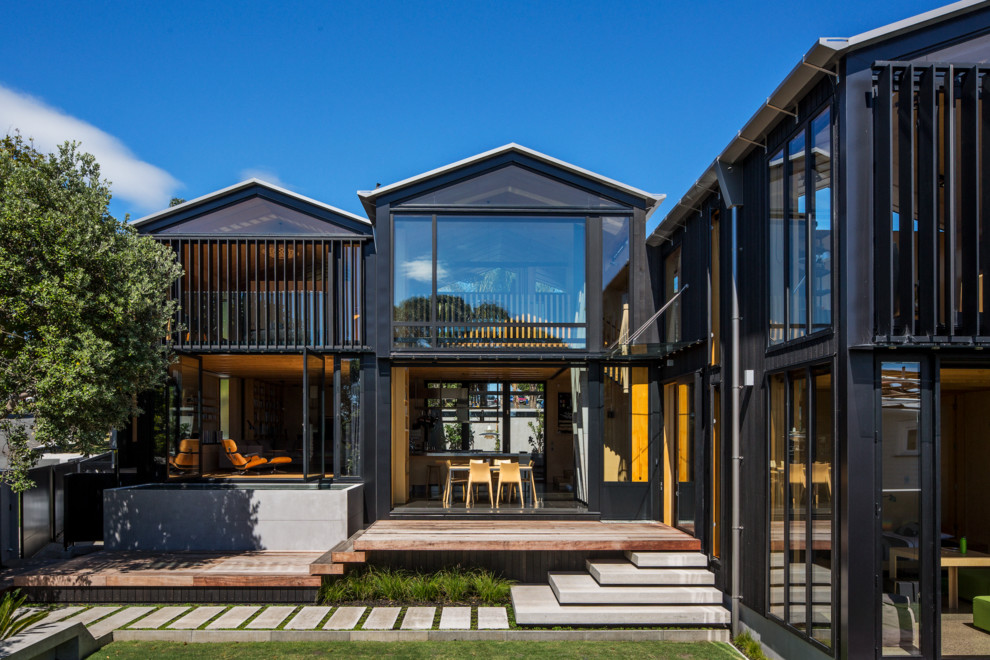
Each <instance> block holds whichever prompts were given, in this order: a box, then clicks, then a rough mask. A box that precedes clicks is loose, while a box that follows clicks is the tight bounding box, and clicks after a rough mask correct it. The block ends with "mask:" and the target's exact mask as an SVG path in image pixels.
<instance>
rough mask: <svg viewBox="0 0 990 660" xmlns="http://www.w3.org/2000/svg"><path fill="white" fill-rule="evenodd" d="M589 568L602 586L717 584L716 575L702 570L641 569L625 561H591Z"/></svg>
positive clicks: (588, 563) (589, 561)
mask: <svg viewBox="0 0 990 660" xmlns="http://www.w3.org/2000/svg"><path fill="white" fill-rule="evenodd" d="M587 567H588V572H589V573H591V575H592V577H594V578H595V580H597V581H598V584H601V585H609V586H616V585H632V586H640V585H650V586H660V585H714V584H715V574H714V573H712V572H711V571H709V570H706V569H702V568H640V567H638V566H635V565H633V564H630V563H629V562H628V561H626V560H625V559H589V560H588V562H587Z"/></svg>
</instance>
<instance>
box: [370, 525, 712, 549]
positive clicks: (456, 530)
mask: <svg viewBox="0 0 990 660" xmlns="http://www.w3.org/2000/svg"><path fill="white" fill-rule="evenodd" d="M353 549H354V550H357V551H361V552H374V551H376V550H388V551H395V550H416V551H422V550H447V551H449V550H458V551H476V550H521V551H534V552H535V551H559V552H567V551H574V552H577V551H581V552H588V551H592V552H594V551H623V550H636V551H644V552H646V551H664V550H678V551H691V550H695V551H700V550H701V542H700V541H699V540H698V539H696V538H694V537H692V536H689V535H688V534H685V533H684V532H682V531H680V530H677V529H674V528H673V527H669V526H668V525H664V524H662V523H656V522H641V523H625V522H623V523H609V522H601V521H597V520H587V521H584V520H561V521H546V520H540V521H535V520H534V521H530V520H379V521H378V522H376V523H374V524H372V525H371V526H370V527H369V528H368V529H366V530H365V531H364V533H363V534H361V535H360V536H359V537H357V538H356V539H354V541H353Z"/></svg>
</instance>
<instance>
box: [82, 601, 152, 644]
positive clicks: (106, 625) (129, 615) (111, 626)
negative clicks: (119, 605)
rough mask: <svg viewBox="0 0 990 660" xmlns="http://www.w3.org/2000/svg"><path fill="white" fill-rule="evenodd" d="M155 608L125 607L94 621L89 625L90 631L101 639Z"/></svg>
mask: <svg viewBox="0 0 990 660" xmlns="http://www.w3.org/2000/svg"><path fill="white" fill-rule="evenodd" d="M153 609H155V608H154V607H125V608H124V609H122V610H120V611H119V612H115V613H114V614H111V615H110V616H108V617H107V618H105V619H103V620H102V621H99V622H98V623H94V624H93V625H91V626H87V628H89V632H90V634H91V635H93V637H95V638H96V639H99V638H100V637H103V636H104V635H107V634H109V633H112V632H113V631H114V630H116V629H117V628H123V627H124V626H126V625H127V624H128V623H130V622H131V621H135V620H136V619H139V618H141V617H143V616H144V615H145V614H147V613H148V612H150V611H151V610H153Z"/></svg>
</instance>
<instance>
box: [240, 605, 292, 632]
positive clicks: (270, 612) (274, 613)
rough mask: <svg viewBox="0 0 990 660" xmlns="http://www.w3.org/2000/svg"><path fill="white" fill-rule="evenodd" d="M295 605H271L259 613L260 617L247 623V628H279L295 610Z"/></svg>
mask: <svg viewBox="0 0 990 660" xmlns="http://www.w3.org/2000/svg"><path fill="white" fill-rule="evenodd" d="M295 609H296V608H295V607H294V606H292V605H280V606H275V607H269V608H268V609H267V610H265V611H264V612H262V613H261V614H259V615H258V617H257V618H256V619H255V620H254V621H252V622H251V623H249V624H247V625H246V626H245V628H249V629H251V630H264V629H270V628H278V624H280V623H282V622H283V621H285V620H286V619H287V618H288V616H289V615H290V614H292V612H293V611H295Z"/></svg>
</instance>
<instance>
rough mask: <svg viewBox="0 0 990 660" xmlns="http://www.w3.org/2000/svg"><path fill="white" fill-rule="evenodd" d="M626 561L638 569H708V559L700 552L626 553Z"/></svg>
mask: <svg viewBox="0 0 990 660" xmlns="http://www.w3.org/2000/svg"><path fill="white" fill-rule="evenodd" d="M626 559H628V560H629V561H631V562H632V563H633V564H635V565H636V566H639V567H640V568H708V557H706V556H705V555H703V554H702V553H700V552H635V551H629V550H627V551H626Z"/></svg>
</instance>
